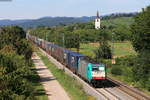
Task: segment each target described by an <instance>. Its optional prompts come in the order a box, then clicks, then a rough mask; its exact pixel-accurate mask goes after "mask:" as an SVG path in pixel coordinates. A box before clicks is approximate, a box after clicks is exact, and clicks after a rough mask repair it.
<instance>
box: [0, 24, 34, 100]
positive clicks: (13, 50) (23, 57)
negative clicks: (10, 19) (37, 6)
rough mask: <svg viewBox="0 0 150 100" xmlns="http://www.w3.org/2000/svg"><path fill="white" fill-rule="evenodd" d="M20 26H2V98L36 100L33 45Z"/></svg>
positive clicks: (0, 47) (0, 81)
mask: <svg viewBox="0 0 150 100" xmlns="http://www.w3.org/2000/svg"><path fill="white" fill-rule="evenodd" d="M25 38H26V33H25V31H24V30H23V29H22V28H20V27H18V26H6V27H1V28H0V100H34V99H35V96H34V92H35V89H34V88H33V86H32V84H31V80H32V79H31V76H32V75H33V71H32V70H31V67H32V66H33V64H32V61H31V55H32V52H33V51H32V46H31V44H30V43H29V41H27V40H26V39H25Z"/></svg>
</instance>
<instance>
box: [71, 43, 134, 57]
mask: <svg viewBox="0 0 150 100" xmlns="http://www.w3.org/2000/svg"><path fill="white" fill-rule="evenodd" d="M110 45H112V43H110ZM98 46H99V44H98V43H89V44H81V45H80V53H82V54H85V55H87V56H90V57H92V58H94V57H95V54H94V51H95V50H96V49H97V47H98ZM71 50H74V51H76V49H74V48H72V49H71ZM128 55H136V52H135V51H134V49H133V47H132V44H131V43H130V42H118V43H114V56H116V57H123V56H128Z"/></svg>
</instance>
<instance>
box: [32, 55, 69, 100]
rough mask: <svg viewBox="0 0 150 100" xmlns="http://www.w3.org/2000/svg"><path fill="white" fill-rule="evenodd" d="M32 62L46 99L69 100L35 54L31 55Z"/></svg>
mask: <svg viewBox="0 0 150 100" xmlns="http://www.w3.org/2000/svg"><path fill="white" fill-rule="evenodd" d="M32 60H33V62H34V64H35V66H36V69H37V73H38V75H39V76H40V78H41V83H42V85H43V86H44V89H45V91H46V94H47V96H48V99H49V100H70V98H69V96H68V95H67V93H66V92H65V90H64V89H63V87H62V86H61V85H60V84H59V83H58V81H57V79H56V78H55V77H54V76H53V75H52V73H51V72H50V71H49V69H47V67H46V66H45V65H44V63H43V61H42V60H41V59H40V58H39V57H38V56H37V54H36V53H34V54H33V56H32Z"/></svg>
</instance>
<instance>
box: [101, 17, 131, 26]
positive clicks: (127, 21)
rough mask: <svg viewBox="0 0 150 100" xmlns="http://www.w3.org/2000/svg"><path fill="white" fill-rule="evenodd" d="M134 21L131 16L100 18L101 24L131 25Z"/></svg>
mask: <svg viewBox="0 0 150 100" xmlns="http://www.w3.org/2000/svg"><path fill="white" fill-rule="evenodd" d="M133 22H134V19H133V17H118V18H114V19H108V20H107V19H106V20H102V25H105V26H110V25H127V26H129V25H131V24H132V23H133Z"/></svg>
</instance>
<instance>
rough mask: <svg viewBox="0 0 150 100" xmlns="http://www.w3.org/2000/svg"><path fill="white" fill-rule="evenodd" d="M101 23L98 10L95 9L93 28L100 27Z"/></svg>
mask: <svg viewBox="0 0 150 100" xmlns="http://www.w3.org/2000/svg"><path fill="white" fill-rule="evenodd" d="M100 25H101V19H100V16H99V12H98V11H97V16H96V19H95V29H100V28H101V27H100Z"/></svg>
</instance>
